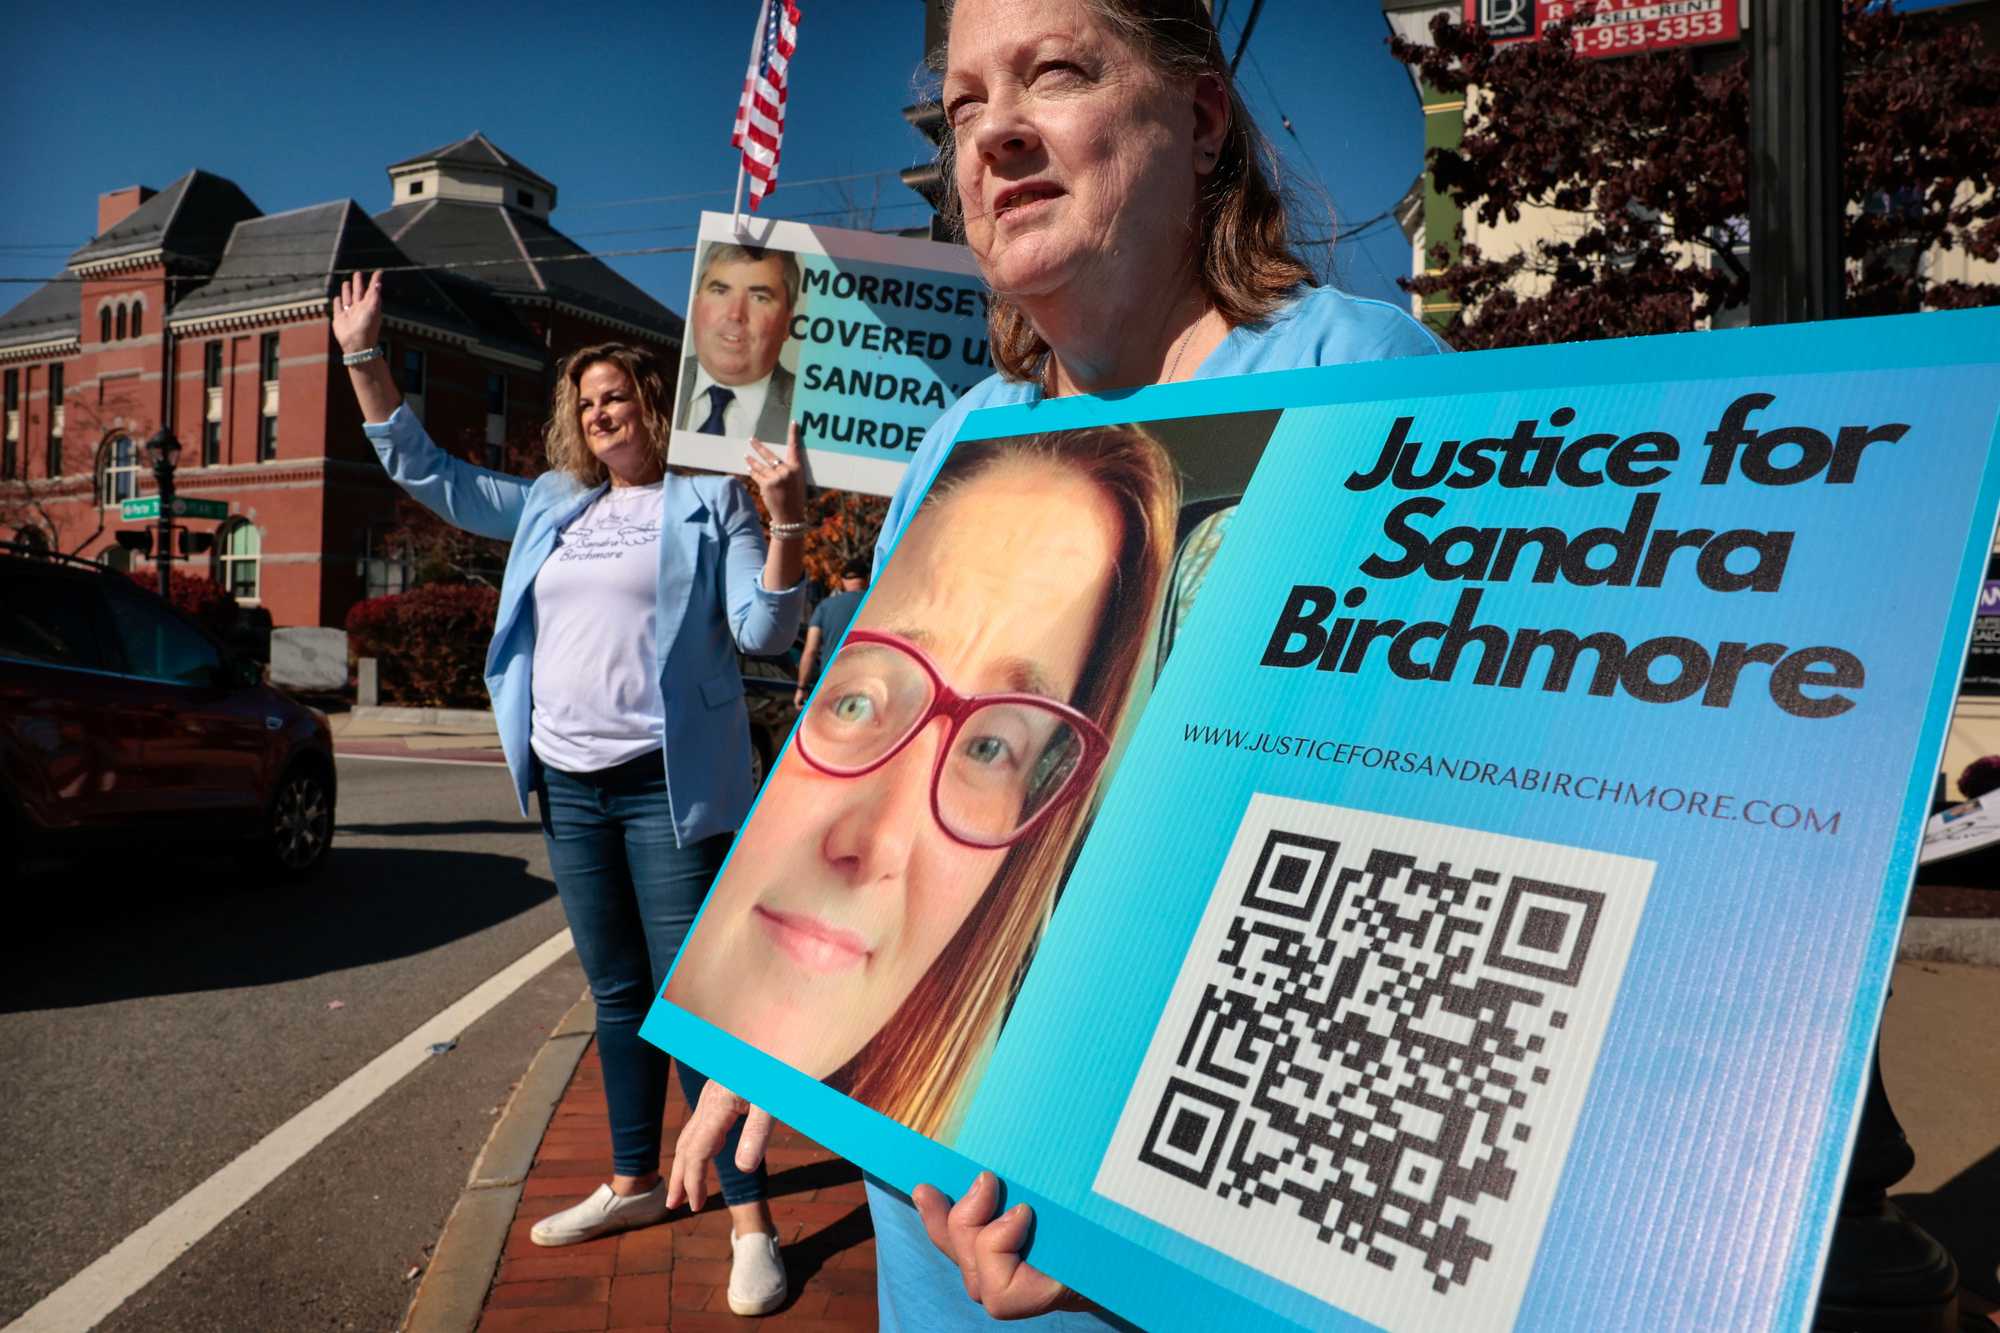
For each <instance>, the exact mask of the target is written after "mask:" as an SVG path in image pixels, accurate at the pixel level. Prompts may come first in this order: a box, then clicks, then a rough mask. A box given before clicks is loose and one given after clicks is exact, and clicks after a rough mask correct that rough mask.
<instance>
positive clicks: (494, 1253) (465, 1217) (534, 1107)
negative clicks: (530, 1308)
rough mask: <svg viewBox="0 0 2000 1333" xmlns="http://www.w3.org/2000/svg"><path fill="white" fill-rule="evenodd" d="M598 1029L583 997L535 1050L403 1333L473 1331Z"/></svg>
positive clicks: (434, 1254) (440, 1242)
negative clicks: (545, 1142) (552, 1126)
mask: <svg viewBox="0 0 2000 1333" xmlns="http://www.w3.org/2000/svg"><path fill="white" fill-rule="evenodd" d="M409 711H414V710H409ZM596 1030H597V1009H596V1006H594V1005H593V1004H591V1002H590V994H589V992H588V991H586V992H585V993H584V995H583V998H581V999H579V1000H578V1001H577V1002H576V1003H575V1004H574V1005H572V1006H570V1010H569V1012H568V1013H566V1014H564V1015H563V1017H562V1021H561V1022H559V1023H557V1024H556V1026H555V1030H554V1031H553V1032H551V1033H549V1036H548V1040H547V1041H545V1042H543V1043H542V1048H541V1049H540V1050H539V1051H537V1052H535V1058H534V1059H533V1060H532V1061H530V1062H529V1064H528V1072H527V1073H525V1074H523V1075H522V1076H521V1082H520V1083H519V1085H517V1086H516V1087H515V1089H514V1095H513V1096H512V1097H510V1098H508V1100H507V1109H506V1110H505V1111H504V1112H502V1113H501V1116H500V1121H499V1123H498V1124H496V1125H494V1126H493V1132H492V1133H491V1134H489V1135H488V1136H487V1138H486V1146H485V1147H483V1148H481V1149H480V1150H479V1157H478V1159H477V1160H476V1161H474V1162H473V1164H472V1173H471V1174H470V1175H469V1176H468V1177H467V1178H466V1182H465V1192H464V1193H463V1194H461V1195H459V1198H458V1202H457V1204H455V1205H453V1207H452V1210H451V1216H450V1217H449V1218H447V1219H446V1220H445V1224H444V1234H443V1235H441V1236H439V1237H438V1243H437V1249H436V1250H435V1251H433V1252H432V1254H431V1261H430V1263H429V1265H428V1266H427V1267H426V1268H425V1269H424V1278H423V1281H422V1283H420V1284H419V1285H418V1287H417V1294H416V1295H415V1296H414V1297H413V1298H412V1299H411V1301H410V1311H409V1313H408V1314H407V1315H405V1316H404V1318H403V1333H470V1331H471V1330H472V1329H473V1328H475V1327H477V1326H478V1324H479V1316H480V1313H481V1311H482V1310H483V1309H484V1308H485V1305H486V1293H487V1290H488V1289H489V1288H490V1287H491V1286H492V1285H493V1273H494V1270H495V1269H497V1268H498V1267H499V1265H500V1251H501V1249H502V1248H503V1247H504V1246H505V1245H506V1243H507V1231H508V1229H509V1228H510V1227H512V1226H513V1224H514V1213H515V1210H516V1209H517V1208H518V1207H519V1205H520V1202H521V1186H522V1183H523V1182H524V1181H526V1180H527V1178H528V1168H529V1167H531V1166H533V1165H534V1163H535V1154H536V1152H537V1151H539V1150H540V1148H541V1145H542V1136H543V1135H544V1134H546V1133H547V1132H548V1128H549V1121H551V1120H552V1119H554V1118H555V1113H556V1106H557V1104H558V1103H560V1102H561V1101H562V1097H563V1092H564V1090H565V1089H567V1088H568V1087H569V1080H570V1076H571V1075H573V1074H574V1073H576V1066H577V1064H578V1062H579V1061H581V1060H582V1059H583V1052H584V1048H585V1047H587V1046H588V1045H589V1044H590V1039H591V1037H592V1035H593V1034H594V1033H595V1032H596Z"/></svg>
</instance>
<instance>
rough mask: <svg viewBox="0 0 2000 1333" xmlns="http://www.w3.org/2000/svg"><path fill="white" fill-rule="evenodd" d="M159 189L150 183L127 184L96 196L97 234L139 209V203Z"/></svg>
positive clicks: (101, 233)
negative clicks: (119, 188) (120, 188)
mask: <svg viewBox="0 0 2000 1333" xmlns="http://www.w3.org/2000/svg"><path fill="white" fill-rule="evenodd" d="M158 193H159V191H158V190H155V189H154V188H153V187H152V186H150V185H128V186H126V187H125V188H124V189H122V190H111V191H108V192H106V193H104V194H100V195H98V196H97V234H98V235H99V236H102V235H103V234H104V233H105V232H107V231H110V230H111V229H112V228H113V227H115V226H117V225H118V224H119V223H121V222H123V221H124V220H125V219H126V218H129V217H131V216H132V215H133V214H134V213H136V212H138V211H139V205H141V204H143V203H145V202H146V201H147V200H148V199H151V198H152V197H153V196H154V195H156V194H158Z"/></svg>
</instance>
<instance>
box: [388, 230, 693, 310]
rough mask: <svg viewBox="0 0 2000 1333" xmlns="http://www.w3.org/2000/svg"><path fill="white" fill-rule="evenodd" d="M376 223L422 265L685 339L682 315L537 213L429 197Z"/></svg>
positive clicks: (507, 292) (509, 292) (512, 294)
mask: <svg viewBox="0 0 2000 1333" xmlns="http://www.w3.org/2000/svg"><path fill="white" fill-rule="evenodd" d="M375 220H376V221H377V222H379V223H380V224H381V225H382V229H383V230H384V231H385V232H387V233H388V234H389V236H390V238H391V239H393V240H394V241H395V243H396V244H397V246H398V247H400V248H401V249H402V251H403V253H405V254H407V255H409V256H410V258H411V259H413V260H415V261H416V262H417V263H420V264H462V265H466V267H462V268H459V269H456V270H454V271H455V272H456V273H457V274H458V275H459V276H460V277H464V278H469V279H471V280H473V281H475V282H478V283H479V284H481V285H482V286H486V287H490V288H493V289H495V290H496V291H498V292H499V293H501V294H502V295H503V296H508V297H514V298H520V297H550V298H553V299H555V300H558V301H562V302H565V303H567V304H570V305H575V306H580V307H582V308H583V309H585V310H595V311H598V312H600V313H602V314H604V315H608V316H610V317H612V318H614V319H619V320H623V321H624V322H625V323H628V324H635V325H637V326H638V327H640V328H642V329H649V330H652V331H654V332H656V333H658V334H660V335H662V336H664V337H668V338H674V339H678V338H679V337H680V336H681V317H680V316H679V315H676V314H675V313H674V312H673V311H671V310H669V309H667V307H665V306H663V305H661V304H660V303H659V302H658V301H655V300H654V299H653V298H652V297H650V296H648V295H647V294H646V293H645V292H643V291H641V290H640V289H639V288H638V287H636V286H634V285H633V284H632V283H630V282H628V281H627V280H626V279H625V278H623V277H621V276H620V275H619V274H618V273H617V272H616V271H615V270H613V269H612V268H611V267H610V266H609V265H608V264H606V263H605V262H604V261H603V260H601V259H593V258H590V257H588V252H587V251H585V250H584V248H583V247H582V246H580V245H578V244H577V243H576V242H575V241H572V240H571V239H570V238H569V237H567V236H565V235H563V234H562V233H561V232H559V231H557V230H556V229H555V228H554V227H551V226H550V225H549V224H548V223H547V222H545V221H543V220H542V219H541V218H538V217H535V216H534V215H533V214H530V213H524V212H521V211H520V210H518V209H511V208H499V207H496V206H494V205H492V204H480V203H473V202H470V201H466V200H458V199H428V200H424V201H423V202H420V203H407V204H398V205H396V206H395V207H394V208H391V209H388V210H386V211H385V212H381V213H377V214H376V215H375ZM572 255H576V256H584V257H583V258H574V259H573V258H568V256H572Z"/></svg>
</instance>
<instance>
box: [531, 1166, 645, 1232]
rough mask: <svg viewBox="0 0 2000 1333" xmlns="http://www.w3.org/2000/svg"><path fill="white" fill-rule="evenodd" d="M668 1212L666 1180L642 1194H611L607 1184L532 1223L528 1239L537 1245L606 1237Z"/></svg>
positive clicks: (641, 1224)
mask: <svg viewBox="0 0 2000 1333" xmlns="http://www.w3.org/2000/svg"><path fill="white" fill-rule="evenodd" d="M666 1215H667V1182H666V1181H664V1180H662V1181H658V1182H657V1183H655V1184H654V1186H653V1188H651V1189H649V1190H647V1191H646V1192H645V1193H644V1194H622V1195H621V1194H614V1193H613V1192H612V1190H611V1186H609V1185H599V1186H598V1187H597V1192H596V1193H594V1194H592V1195H591V1196H590V1197H589V1198H588V1199H585V1200H584V1201H583V1202H582V1203H580V1204H578V1205H576V1206H575V1207H574V1208H565V1209H563V1210H562V1211H561V1212H559V1213H554V1214H551V1215H550V1216H548V1217H545V1218H543V1219H542V1220H541V1221H539V1222H537V1223H535V1229H534V1230H533V1231H530V1232H529V1233H528V1239H530V1240H532V1241H534V1242H535V1244H537V1245H576V1244H578V1243H580V1242H582V1241H586V1240H594V1239H596V1238H597V1237H599V1236H608V1235H610V1234H611V1233H612V1232H614V1231H630V1230H631V1229H632V1228H633V1227H649V1226H651V1225H653V1223H655V1222H658V1221H661V1220H663V1219H664V1218H665V1217H666Z"/></svg>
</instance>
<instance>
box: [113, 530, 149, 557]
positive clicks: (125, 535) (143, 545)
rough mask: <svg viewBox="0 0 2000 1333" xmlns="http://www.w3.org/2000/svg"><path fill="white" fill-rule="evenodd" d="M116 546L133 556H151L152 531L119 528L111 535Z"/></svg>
mask: <svg viewBox="0 0 2000 1333" xmlns="http://www.w3.org/2000/svg"><path fill="white" fill-rule="evenodd" d="M111 535H112V536H113V537H114V538H116V539H117V541H118V544H119V545H120V546H122V547H124V548H125V549H126V550H128V551H130V552H132V553H133V554H134V555H144V556H150V555H152V554H153V530H152V529H151V528H120V529H118V531H116V532H114V533H112V534H111Z"/></svg>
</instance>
